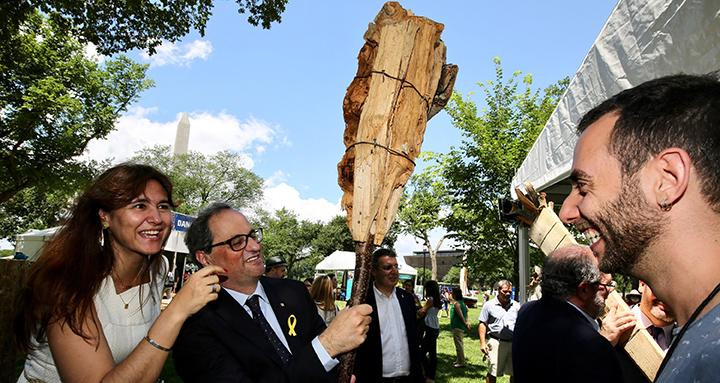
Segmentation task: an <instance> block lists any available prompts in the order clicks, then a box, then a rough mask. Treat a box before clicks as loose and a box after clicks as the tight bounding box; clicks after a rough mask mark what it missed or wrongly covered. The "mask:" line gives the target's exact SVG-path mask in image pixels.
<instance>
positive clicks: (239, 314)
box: [214, 289, 282, 366]
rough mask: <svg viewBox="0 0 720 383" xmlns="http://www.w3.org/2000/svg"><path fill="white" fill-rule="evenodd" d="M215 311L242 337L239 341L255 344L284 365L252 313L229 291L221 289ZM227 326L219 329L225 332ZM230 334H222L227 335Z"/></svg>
mask: <svg viewBox="0 0 720 383" xmlns="http://www.w3.org/2000/svg"><path fill="white" fill-rule="evenodd" d="M214 306H215V310H214V311H215V313H216V314H217V315H218V316H219V317H220V319H221V320H222V321H223V322H225V324H226V328H227V329H231V330H233V331H234V332H235V333H236V334H237V335H239V337H240V338H241V339H238V341H239V342H248V343H250V344H252V345H255V346H256V347H257V348H258V349H259V350H260V351H261V352H263V353H264V354H265V355H266V356H267V357H268V358H270V359H272V360H273V361H275V363H277V364H278V366H282V361H281V360H280V356H278V354H277V352H276V351H275V349H274V348H273V346H272V344H270V342H269V341H268V340H267V337H266V336H265V333H264V332H263V330H262V328H260V326H259V325H258V324H257V323H255V320H253V319H252V317H251V316H250V314H248V313H247V311H245V309H244V308H243V307H242V306H241V305H240V304H239V303H238V302H237V301H236V300H235V298H233V297H231V296H230V294H228V292H227V291H225V290H224V289H220V293H219V295H218V300H217V301H216V302H215V305H214ZM226 328H219V329H217V330H218V331H222V332H224V331H225V329H226ZM227 335H229V334H224V335H223V334H221V336H227Z"/></svg>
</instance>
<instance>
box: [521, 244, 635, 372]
mask: <svg viewBox="0 0 720 383" xmlns="http://www.w3.org/2000/svg"><path fill="white" fill-rule="evenodd" d="M600 283H601V282H600V270H598V266H597V259H596V258H595V256H594V255H593V253H592V252H591V251H590V249H589V248H587V247H585V246H577V245H573V246H568V247H563V248H561V249H558V250H555V251H554V252H553V253H552V254H550V256H549V257H548V258H547V260H546V261H545V266H544V267H543V270H542V282H541V286H542V291H543V296H542V298H540V300H537V301H532V302H528V303H526V304H524V305H523V306H522V307H521V308H520V312H519V313H518V317H517V322H516V323H515V334H514V337H513V346H512V354H513V371H514V373H515V375H514V378H515V382H518V383H522V382H536V381H541V382H598V383H607V382H622V381H623V378H622V371H621V369H620V362H619V361H618V359H617V356H616V354H615V351H614V349H613V346H612V345H611V344H610V342H608V340H607V339H605V338H604V337H603V336H602V335H600V333H599V332H598V323H597V321H596V319H597V317H598V316H599V315H600V313H602V312H603V309H604V308H605V298H604V296H603V294H604V288H602V287H601V286H600Z"/></svg>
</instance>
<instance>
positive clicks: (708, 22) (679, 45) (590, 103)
mask: <svg viewBox="0 0 720 383" xmlns="http://www.w3.org/2000/svg"><path fill="white" fill-rule="evenodd" d="M718 69H720V2H718V1H702V0H695V1H690V0H620V1H619V2H618V4H617V6H616V7H615V9H614V10H613V12H612V13H611V15H610V17H609V19H608V21H607V22H606V23H605V26H604V27H603V29H602V30H601V31H600V34H599V36H598V38H597V39H596V41H595V43H594V44H593V46H592V47H591V48H590V51H589V52H588V54H587V56H586V57H585V59H584V60H583V62H582V64H581V65H580V68H579V69H578V70H577V73H576V74H575V77H573V79H572V80H571V81H570V85H569V87H568V90H567V91H566V93H565V94H564V95H563V97H562V99H561V100H560V102H559V104H558V106H557V108H556V109H555V111H554V112H553V114H552V115H551V117H550V119H549V120H548V122H547V124H546V125H545V127H544V128H543V130H542V131H541V132H540V135H539V137H538V139H537V140H536V141H535V143H534V144H533V147H532V149H531V150H530V152H529V153H528V155H527V157H526V158H525V160H524V162H523V163H522V165H521V166H520V168H519V169H518V170H517V172H516V173H515V177H513V180H512V184H511V193H512V195H513V196H514V195H515V193H514V191H513V190H512V189H513V188H514V187H515V186H519V185H521V184H522V183H523V182H525V181H530V182H531V183H532V184H533V185H534V186H535V189H537V190H543V189H546V188H547V187H549V186H552V185H554V184H555V183H557V182H558V181H561V180H563V179H565V178H567V177H568V175H569V173H570V167H571V166H572V156H573V150H574V148H575V142H576V141H577V135H576V134H575V127H576V125H577V123H578V122H579V121H580V118H582V116H583V115H584V114H585V113H586V112H587V111H589V110H590V109H592V108H593V107H594V106H596V105H597V104H599V103H600V102H602V101H604V100H605V99H607V98H609V97H610V96H612V95H614V94H616V93H618V92H619V91H621V90H623V89H627V88H631V87H633V86H636V85H638V84H640V83H643V82H645V81H647V80H650V79H653V78H657V77H661V76H664V75H669V74H676V73H688V74H704V73H708V72H711V71H715V70H718Z"/></svg>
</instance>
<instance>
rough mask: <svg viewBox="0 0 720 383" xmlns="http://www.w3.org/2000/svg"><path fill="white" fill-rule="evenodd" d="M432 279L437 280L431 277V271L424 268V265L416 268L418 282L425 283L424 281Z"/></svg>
mask: <svg viewBox="0 0 720 383" xmlns="http://www.w3.org/2000/svg"><path fill="white" fill-rule="evenodd" d="M430 279H433V280H435V281H437V279H436V278H433V277H432V271H430V269H426V268H424V267H418V268H417V281H418V283H420V284H422V283H425V281H427V280H430Z"/></svg>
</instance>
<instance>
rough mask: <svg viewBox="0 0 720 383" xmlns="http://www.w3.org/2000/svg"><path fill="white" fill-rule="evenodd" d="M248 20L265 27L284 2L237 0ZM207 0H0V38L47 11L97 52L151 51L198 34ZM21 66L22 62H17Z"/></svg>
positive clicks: (204, 20)
mask: <svg viewBox="0 0 720 383" xmlns="http://www.w3.org/2000/svg"><path fill="white" fill-rule="evenodd" d="M235 2H236V3H237V4H238V13H241V14H242V13H246V12H247V13H248V14H249V15H248V22H249V23H250V24H252V25H255V26H257V25H258V24H260V25H262V27H263V28H265V29H269V28H270V24H271V23H272V22H275V21H276V22H280V20H281V14H282V13H283V12H284V11H285V5H286V4H287V0H236V1H235ZM212 8H213V1H212V0H158V1H67V0H22V1H20V0H16V1H3V2H0V38H1V39H2V41H3V42H7V41H8V40H9V39H10V38H11V37H12V36H16V35H18V34H22V33H23V30H24V26H25V24H26V23H27V22H28V20H29V19H32V18H33V17H34V16H35V15H37V14H38V13H42V14H45V15H48V16H49V18H50V19H51V20H53V22H54V23H55V24H56V25H57V26H58V27H59V28H60V30H59V31H60V32H61V33H62V34H63V35H72V36H77V38H78V39H79V41H80V42H82V43H86V42H90V43H93V44H95V45H96V46H97V48H98V51H99V52H100V53H102V54H113V53H118V52H124V51H128V50H131V49H148V50H149V51H150V52H151V53H154V51H155V48H156V47H157V46H158V45H160V44H161V43H162V41H163V40H167V41H171V42H175V41H177V40H179V39H180V38H182V37H183V36H185V35H187V34H188V32H190V29H196V30H197V31H198V32H199V33H200V35H201V36H204V34H205V25H206V24H207V21H208V19H209V18H210V15H211V14H212ZM19 63H20V64H22V62H19Z"/></svg>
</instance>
